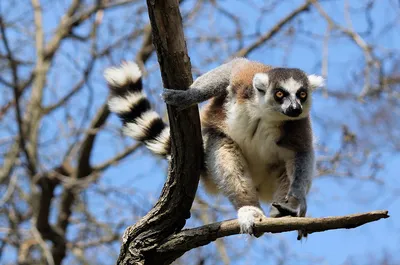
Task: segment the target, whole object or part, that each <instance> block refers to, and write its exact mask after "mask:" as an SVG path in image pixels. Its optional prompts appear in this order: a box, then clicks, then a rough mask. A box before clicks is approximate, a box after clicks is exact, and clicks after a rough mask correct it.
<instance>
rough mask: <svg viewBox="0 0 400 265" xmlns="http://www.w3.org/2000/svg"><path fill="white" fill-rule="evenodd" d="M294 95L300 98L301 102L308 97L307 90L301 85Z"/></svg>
mask: <svg viewBox="0 0 400 265" xmlns="http://www.w3.org/2000/svg"><path fill="white" fill-rule="evenodd" d="M296 97H297V98H298V99H300V101H301V102H304V101H306V99H307V97H308V91H307V89H305V88H304V87H301V88H300V89H299V90H297V92H296Z"/></svg>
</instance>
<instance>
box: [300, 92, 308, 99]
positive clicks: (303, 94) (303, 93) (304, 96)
mask: <svg viewBox="0 0 400 265" xmlns="http://www.w3.org/2000/svg"><path fill="white" fill-rule="evenodd" d="M299 96H300V98H306V97H307V93H306V92H304V91H301V92H300V94H299Z"/></svg>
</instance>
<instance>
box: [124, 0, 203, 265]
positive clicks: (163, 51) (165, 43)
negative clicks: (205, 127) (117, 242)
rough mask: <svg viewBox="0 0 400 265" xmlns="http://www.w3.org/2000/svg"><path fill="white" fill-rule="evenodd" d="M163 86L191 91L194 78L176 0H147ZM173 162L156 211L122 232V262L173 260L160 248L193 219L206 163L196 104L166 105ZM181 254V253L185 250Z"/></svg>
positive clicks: (157, 262)
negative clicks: (180, 108)
mask: <svg viewBox="0 0 400 265" xmlns="http://www.w3.org/2000/svg"><path fill="white" fill-rule="evenodd" d="M147 5H148V10H149V16H150V21H151V26H152V31H153V43H154V45H155V47H156V51H157V55H158V61H159V64H160V68H161V75H162V79H163V83H164V87H167V88H173V89H187V88H188V87H189V86H190V85H191V84H192V82H193V79H192V74H191V64H190V58H189V56H188V54H187V49H186V43H185V39H184V34H183V27H182V17H181V14H180V11H179V2H178V0H147ZM168 116H169V122H170V126H171V141H172V148H171V149H172V150H171V154H172V160H171V163H170V169H169V174H168V178H167V180H166V183H165V185H164V188H163V190H162V194H161V196H160V198H159V200H158V202H157V203H156V205H155V206H154V207H153V209H152V210H151V211H150V212H149V213H148V214H147V215H146V216H144V217H143V218H142V219H141V220H140V221H139V222H138V223H136V224H135V225H133V226H131V227H129V228H128V229H127V230H126V231H125V234H124V236H123V244H122V247H121V252H120V256H119V259H118V264H146V265H147V264H157V265H158V264H170V263H171V262H172V261H173V260H174V259H176V258H177V257H178V256H179V255H178V256H177V255H173V256H171V257H169V258H167V257H166V256H164V255H159V254H157V253H156V247H157V246H158V245H161V244H162V242H163V241H164V240H165V239H166V238H167V237H169V236H170V235H173V234H174V233H176V232H179V231H180V230H181V229H182V228H183V226H184V225H185V222H186V219H188V218H189V217H190V208H191V207H192V203H193V200H194V196H195V194H196V190H197V186H198V182H199V176H200V170H201V166H202V163H203V147H202V146H203V144H202V138H201V132H200V119H199V113H198V108H197V106H196V107H191V108H189V109H187V110H184V111H181V112H179V113H178V112H177V111H176V110H175V108H174V107H172V106H168ZM182 254H183V253H182Z"/></svg>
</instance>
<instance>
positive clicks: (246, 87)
mask: <svg viewBox="0 0 400 265" xmlns="http://www.w3.org/2000/svg"><path fill="white" fill-rule="evenodd" d="M271 69H272V67H271V66H269V65H265V64H262V63H259V62H252V61H248V62H246V63H243V64H241V65H240V66H239V67H236V68H234V69H232V77H231V78H232V79H231V84H230V86H231V90H232V92H233V93H234V95H235V96H236V98H237V102H238V103H239V104H240V103H243V102H245V101H246V100H248V99H249V98H251V97H253V95H254V89H253V77H254V75H255V74H257V73H265V72H268V71H269V70H271Z"/></svg>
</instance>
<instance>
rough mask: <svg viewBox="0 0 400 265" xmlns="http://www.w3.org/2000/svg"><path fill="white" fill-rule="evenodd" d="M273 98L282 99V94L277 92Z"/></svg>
mask: <svg viewBox="0 0 400 265" xmlns="http://www.w3.org/2000/svg"><path fill="white" fill-rule="evenodd" d="M275 96H276V97H277V98H282V97H283V96H284V94H283V92H282V91H277V92H276V93H275Z"/></svg>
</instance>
